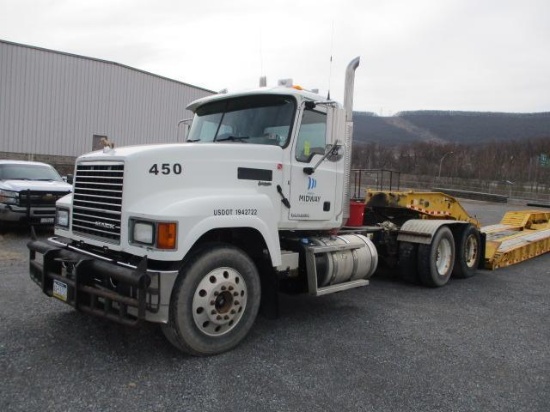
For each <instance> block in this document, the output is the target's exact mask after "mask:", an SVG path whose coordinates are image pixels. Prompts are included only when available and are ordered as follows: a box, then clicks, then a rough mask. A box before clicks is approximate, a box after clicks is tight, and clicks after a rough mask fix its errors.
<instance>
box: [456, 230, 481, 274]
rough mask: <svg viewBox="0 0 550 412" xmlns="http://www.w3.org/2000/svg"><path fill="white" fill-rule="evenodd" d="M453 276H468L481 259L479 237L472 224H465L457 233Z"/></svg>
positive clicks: (474, 270) (474, 271)
mask: <svg viewBox="0 0 550 412" xmlns="http://www.w3.org/2000/svg"><path fill="white" fill-rule="evenodd" d="M458 236H459V238H458V242H457V251H456V261H455V267H454V269H453V276H454V277H457V278H469V277H472V276H474V275H475V274H476V271H477V268H478V266H479V260H480V259H481V237H480V236H479V231H478V230H477V229H476V228H475V227H474V226H473V225H467V226H466V227H464V229H463V230H462V231H461V232H460V234H459V235H458Z"/></svg>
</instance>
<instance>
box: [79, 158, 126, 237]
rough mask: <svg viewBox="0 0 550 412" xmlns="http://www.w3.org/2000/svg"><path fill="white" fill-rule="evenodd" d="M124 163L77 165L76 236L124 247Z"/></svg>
mask: <svg viewBox="0 0 550 412" xmlns="http://www.w3.org/2000/svg"><path fill="white" fill-rule="evenodd" d="M123 182H124V163H122V162H93V163H92V162H90V163H89V162H82V163H79V164H77V165H76V175H75V179H74V196H73V215H72V228H73V232H75V233H80V234H82V235H84V236H89V237H94V238H100V239H102V240H105V241H107V242H111V243H120V221H121V212H122V186H123Z"/></svg>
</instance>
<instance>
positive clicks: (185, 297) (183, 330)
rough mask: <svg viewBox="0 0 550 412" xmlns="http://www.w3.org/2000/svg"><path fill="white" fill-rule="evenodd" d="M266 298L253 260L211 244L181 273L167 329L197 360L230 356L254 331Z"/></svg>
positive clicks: (177, 344) (172, 340)
mask: <svg viewBox="0 0 550 412" xmlns="http://www.w3.org/2000/svg"><path fill="white" fill-rule="evenodd" d="M260 295H261V286H260V278H259V275H258V270H257V269H256V266H255V265H254V262H253V261H252V260H251V259H250V258H249V257H248V255H246V254H245V253H244V252H243V251H242V250H240V249H238V248H236V247H233V246H230V245H224V244H210V245H208V247H205V248H203V249H201V250H200V251H199V252H197V253H196V254H195V255H194V256H193V257H192V258H190V260H189V262H187V264H186V265H185V266H184V267H183V268H182V270H181V271H180V274H179V275H178V278H177V280H176V283H175V285H174V289H173V291H172V297H171V302H170V316H169V322H168V324H167V325H164V326H163V327H162V330H163V332H164V334H165V335H166V338H167V339H168V341H170V343H172V344H173V345H174V346H175V347H177V348H178V349H180V350H182V351H184V352H186V353H189V354H191V355H196V356H205V355H215V354H218V353H222V352H226V351H228V350H230V349H233V348H234V347H235V346H237V345H238V344H239V343H240V342H241V341H242V340H243V339H244V338H245V336H246V335H247V334H248V332H249V331H250V329H251V328H252V325H253V324H254V320H255V319H256V315H257V314H258V309H259V307H260Z"/></svg>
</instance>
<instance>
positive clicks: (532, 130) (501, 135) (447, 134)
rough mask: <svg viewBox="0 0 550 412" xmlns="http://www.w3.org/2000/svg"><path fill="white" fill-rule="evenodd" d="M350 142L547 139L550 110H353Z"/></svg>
mask: <svg viewBox="0 0 550 412" xmlns="http://www.w3.org/2000/svg"><path fill="white" fill-rule="evenodd" d="M353 120H354V141H355V142H363V143H379V144H382V145H385V146H400V145H403V144H408V143H413V142H419V141H421V142H437V143H454V144H480V143H481V144H482V143H488V142H491V141H512V140H514V141H515V140H523V139H532V138H550V112H544V113H488V112H453V111H410V112H400V113H398V114H397V115H395V116H391V117H382V116H377V115H376V114H374V113H365V112H354V115H353Z"/></svg>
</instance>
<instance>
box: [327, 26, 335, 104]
mask: <svg viewBox="0 0 550 412" xmlns="http://www.w3.org/2000/svg"><path fill="white" fill-rule="evenodd" d="M333 47H334V20H332V32H331V34H330V61H329V65H328V93H327V100H330V80H331V78H332V50H333Z"/></svg>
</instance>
